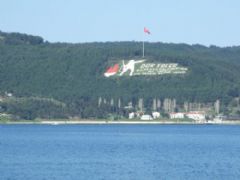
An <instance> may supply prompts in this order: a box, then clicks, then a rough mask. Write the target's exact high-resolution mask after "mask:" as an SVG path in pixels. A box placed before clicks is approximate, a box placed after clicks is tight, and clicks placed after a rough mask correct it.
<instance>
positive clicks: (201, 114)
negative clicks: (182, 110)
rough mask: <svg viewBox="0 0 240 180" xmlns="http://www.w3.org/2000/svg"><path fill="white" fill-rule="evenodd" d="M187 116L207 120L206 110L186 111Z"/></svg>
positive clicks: (197, 119)
mask: <svg viewBox="0 0 240 180" xmlns="http://www.w3.org/2000/svg"><path fill="white" fill-rule="evenodd" d="M186 116H187V117H188V118H190V119H194V120H196V121H205V120H206V115H205V113H204V112H201V111H192V112H188V113H186Z"/></svg>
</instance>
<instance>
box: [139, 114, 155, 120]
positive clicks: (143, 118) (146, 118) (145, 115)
mask: <svg viewBox="0 0 240 180" xmlns="http://www.w3.org/2000/svg"><path fill="white" fill-rule="evenodd" d="M141 120H153V118H152V116H151V115H149V114H144V115H142V116H141Z"/></svg>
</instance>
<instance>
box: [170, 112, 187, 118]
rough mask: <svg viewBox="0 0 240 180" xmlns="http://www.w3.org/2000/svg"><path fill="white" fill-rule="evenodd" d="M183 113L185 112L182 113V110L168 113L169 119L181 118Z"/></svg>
mask: <svg viewBox="0 0 240 180" xmlns="http://www.w3.org/2000/svg"><path fill="white" fill-rule="evenodd" d="M184 115H185V113H182V112H177V113H175V112H172V113H169V117H170V119H183V118H184Z"/></svg>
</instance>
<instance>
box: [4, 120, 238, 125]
mask: <svg viewBox="0 0 240 180" xmlns="http://www.w3.org/2000/svg"><path fill="white" fill-rule="evenodd" d="M0 124H39V125H81V124H86V125H87V124H93V125H94V124H96V125H97V124H136V125H137V124H162V125H168V124H173V125H215V124H216V125H240V120H237V121H222V122H188V121H169V120H165V121H127V120H126V121H124V120H122V121H108V120H73V121H64V120H52V121H51V120H41V121H26V120H25V121H6V122H0Z"/></svg>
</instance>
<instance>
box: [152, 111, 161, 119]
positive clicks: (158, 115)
mask: <svg viewBox="0 0 240 180" xmlns="http://www.w3.org/2000/svg"><path fill="white" fill-rule="evenodd" d="M152 117H153V119H158V118H160V113H159V112H152Z"/></svg>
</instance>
